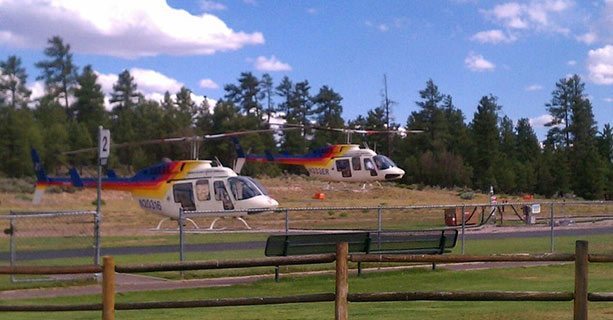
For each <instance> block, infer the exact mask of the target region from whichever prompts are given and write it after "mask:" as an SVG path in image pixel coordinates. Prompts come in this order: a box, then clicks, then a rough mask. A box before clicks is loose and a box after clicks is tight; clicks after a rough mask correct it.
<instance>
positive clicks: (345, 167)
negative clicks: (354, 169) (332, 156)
mask: <svg viewBox="0 0 613 320" xmlns="http://www.w3.org/2000/svg"><path fill="white" fill-rule="evenodd" d="M336 170H338V171H340V172H341V173H342V175H343V177H344V178H348V177H351V168H350V167H349V159H339V160H336Z"/></svg>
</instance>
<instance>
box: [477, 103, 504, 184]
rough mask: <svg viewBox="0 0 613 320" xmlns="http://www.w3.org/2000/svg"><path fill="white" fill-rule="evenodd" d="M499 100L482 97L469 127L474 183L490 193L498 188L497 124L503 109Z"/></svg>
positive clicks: (498, 152) (498, 138)
mask: <svg viewBox="0 0 613 320" xmlns="http://www.w3.org/2000/svg"><path fill="white" fill-rule="evenodd" d="M497 100H498V99H497V98H496V97H494V96H492V95H489V96H484V97H482V98H481V100H480V101H479V105H478V106H477V112H475V114H474V117H473V120H472V122H471V124H470V126H469V127H470V130H471V132H472V137H473V138H472V140H473V143H474V148H473V150H472V151H473V154H472V158H471V166H472V167H473V169H474V175H473V183H474V186H475V187H476V188H479V189H480V190H482V191H488V190H489V188H490V186H494V187H495V188H497V182H496V174H495V173H496V169H497V166H498V165H499V159H500V151H499V140H500V137H499V131H498V126H497V123H498V111H499V110H500V109H501V107H500V106H499V105H498V103H497Z"/></svg>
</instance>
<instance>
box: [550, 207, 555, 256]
mask: <svg viewBox="0 0 613 320" xmlns="http://www.w3.org/2000/svg"><path fill="white" fill-rule="evenodd" d="M549 224H550V226H549V252H551V253H553V252H554V249H555V248H554V239H553V237H554V235H553V228H554V222H553V202H552V203H551V207H550V208H549Z"/></svg>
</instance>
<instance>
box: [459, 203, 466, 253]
mask: <svg viewBox="0 0 613 320" xmlns="http://www.w3.org/2000/svg"><path fill="white" fill-rule="evenodd" d="M464 210H466V205H465V204H463V205H462V212H461V213H460V214H461V215H462V234H461V237H460V239H462V241H461V244H462V246H461V249H462V252H461V253H462V254H464V231H466V217H464Z"/></svg>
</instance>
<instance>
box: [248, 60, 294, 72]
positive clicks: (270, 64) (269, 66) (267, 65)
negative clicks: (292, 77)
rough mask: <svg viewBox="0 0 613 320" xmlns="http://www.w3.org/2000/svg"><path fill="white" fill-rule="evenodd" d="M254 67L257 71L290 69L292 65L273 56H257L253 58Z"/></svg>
mask: <svg viewBox="0 0 613 320" xmlns="http://www.w3.org/2000/svg"><path fill="white" fill-rule="evenodd" d="M255 68H256V70H259V71H292V66H290V65H289V64H287V63H285V62H281V61H280V60H278V59H277V57H275V56H271V57H270V58H266V57H264V56H259V57H257V59H255Z"/></svg>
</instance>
